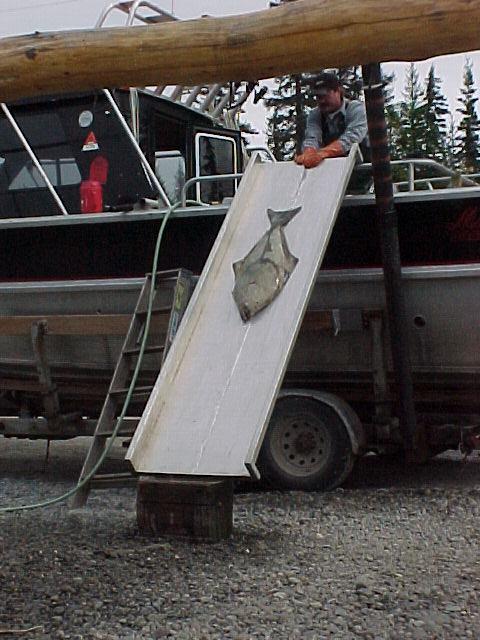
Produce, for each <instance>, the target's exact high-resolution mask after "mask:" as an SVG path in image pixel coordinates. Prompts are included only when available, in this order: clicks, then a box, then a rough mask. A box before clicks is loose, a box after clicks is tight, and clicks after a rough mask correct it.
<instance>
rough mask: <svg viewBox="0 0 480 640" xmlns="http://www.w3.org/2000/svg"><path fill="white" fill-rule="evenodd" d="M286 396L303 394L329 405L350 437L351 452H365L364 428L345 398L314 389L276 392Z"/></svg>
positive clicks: (359, 453)
mask: <svg viewBox="0 0 480 640" xmlns="http://www.w3.org/2000/svg"><path fill="white" fill-rule="evenodd" d="M286 396H297V397H298V396H303V397H305V398H309V399H311V400H316V401H317V402H323V403H324V404H326V405H327V406H329V407H330V408H331V409H333V410H334V411H335V412H336V413H337V415H338V417H339V418H340V420H341V421H342V423H343V424H344V426H345V429H346V431H347V433H348V436H349V438H350V442H351V445H352V451H353V453H354V454H355V455H356V456H358V455H362V454H363V453H364V452H365V450H366V442H367V438H366V435H365V429H364V428H363V425H362V423H361V422H360V418H359V417H358V416H357V414H356V412H355V411H354V410H353V409H352V407H351V406H350V405H349V404H348V403H347V402H345V400H342V398H340V397H339V396H336V395H334V394H333V393H327V392H326V391H317V390H315V389H282V390H281V391H280V393H279V394H278V397H279V398H283V397H286Z"/></svg>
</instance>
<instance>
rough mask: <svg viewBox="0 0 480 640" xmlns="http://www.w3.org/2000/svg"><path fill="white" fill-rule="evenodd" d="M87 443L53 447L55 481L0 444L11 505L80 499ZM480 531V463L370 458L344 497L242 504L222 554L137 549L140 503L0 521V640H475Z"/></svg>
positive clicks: (257, 495)
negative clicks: (418, 463) (73, 493)
mask: <svg viewBox="0 0 480 640" xmlns="http://www.w3.org/2000/svg"><path fill="white" fill-rule="evenodd" d="M85 444H86V443H85V442H83V441H82V440H78V441H75V442H71V443H53V444H52V447H51V456H50V461H49V464H48V466H46V467H45V463H44V452H45V445H44V444H43V443H32V442H21V441H20V442H17V441H6V440H3V439H2V440H1V446H0V468H1V469H2V474H1V476H2V477H1V480H0V496H1V497H0V501H1V503H2V504H9V505H10V504H12V503H22V502H24V501H25V502H31V501H33V500H36V499H38V498H40V497H44V496H54V495H57V494H58V493H60V492H61V491H63V490H64V489H66V488H67V487H69V486H71V484H72V482H73V481H74V479H75V478H76V476H77V475H78V472H79V469H80V466H81V462H82V456H83V454H84V451H85ZM120 455H121V450H120V449H118V450H117V451H116V454H115V456H116V457H117V458H118V457H119V456H120ZM118 464H119V463H118V460H113V461H112V462H111V463H110V465H109V466H110V470H113V469H114V468H115V467H116V466H117V465H118ZM479 517H480V459H479V458H478V457H476V458H471V459H470V460H469V461H468V462H467V463H466V464H463V463H462V462H461V461H460V460H459V458H458V457H457V456H449V457H443V458H440V459H437V460H435V461H432V462H431V463H430V464H428V465H427V466H424V467H421V468H419V469H415V470H409V471H407V470H405V469H404V468H403V467H401V466H398V467H392V466H387V465H386V464H385V462H382V461H381V460H380V459H378V458H375V457H373V456H371V457H368V458H366V459H364V460H362V461H361V463H360V464H359V466H358V468H357V469H356V471H355V473H354V476H353V478H352V479H351V480H350V481H349V484H348V486H347V487H346V488H345V489H343V490H337V491H334V492H332V493H328V494H303V493H286V494H280V493H277V492H261V491H258V490H257V491H251V492H249V493H248V492H243V493H237V494H236V496H235V506H234V519H235V523H234V526H235V530H234V535H233V537H232V539H231V540H229V541H226V542H222V543H218V544H214V545H202V544H189V543H187V542H184V541H178V540H172V539H170V540H161V539H159V540H154V539H148V538H142V537H140V536H139V534H138V531H137V529H136V521H135V491H134V489H117V490H112V491H110V492H108V493H107V492H95V494H94V495H93V496H92V498H91V499H90V501H89V506H88V507H87V508H86V509H84V510H82V511H75V512H69V511H68V510H67V508H66V507H65V506H64V505H61V506H55V507H53V508H50V509H47V510H41V511H34V512H25V513H21V514H9V515H4V516H0V549H1V554H2V555H1V559H2V562H1V565H0V590H1V593H0V636H1V637H6V638H10V637H11V638H16V637H25V638H27V639H28V640H31V639H32V640H36V639H39V640H40V639H45V638H48V639H50V638H52V639H54V638H72V639H77V640H80V639H98V640H113V639H116V638H119V639H123V638H124V639H127V638H128V639H131V640H134V639H135V640H154V639H156V638H177V639H178V640H191V639H202V638H203V639H205V640H207V639H209V640H210V639H223V638H225V639H226V638H232V639H235V640H248V639H250V638H263V639H268V638H271V639H272V640H283V639H301V640H309V639H321V638H341V639H345V640H348V639H353V638H369V639H372V640H379V639H383V638H392V639H394V638H395V639H402V640H403V639H407V638H425V639H429V640H432V639H441V638H444V639H451V638H480V610H479V607H478V602H479V600H480V561H479V538H480V536H479V527H478V524H479ZM8 630H10V631H11V633H7V631H8ZM21 630H23V631H25V633H24V634H23V635H22V636H20V634H19V633H13V632H14V631H17V632H19V631H21Z"/></svg>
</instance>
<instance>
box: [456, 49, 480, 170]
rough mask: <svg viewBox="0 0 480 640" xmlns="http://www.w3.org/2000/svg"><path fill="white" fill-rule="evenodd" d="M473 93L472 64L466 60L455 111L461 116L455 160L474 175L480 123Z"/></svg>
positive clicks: (478, 162) (479, 162)
mask: <svg viewBox="0 0 480 640" xmlns="http://www.w3.org/2000/svg"><path fill="white" fill-rule="evenodd" d="M475 93H476V90H475V83H474V79H473V71H472V63H471V61H470V60H469V59H468V58H467V60H466V62H465V67H464V73H463V87H462V89H461V97H460V98H459V102H460V105H461V106H460V108H458V109H457V111H458V112H459V113H460V114H461V115H462V119H461V120H460V123H459V125H458V152H457V159H458V161H459V164H460V167H461V168H462V169H463V170H464V171H466V172H467V173H476V172H478V171H479V170H480V136H479V131H480V123H479V120H478V115H477V110H476V103H477V101H478V98H476V97H475Z"/></svg>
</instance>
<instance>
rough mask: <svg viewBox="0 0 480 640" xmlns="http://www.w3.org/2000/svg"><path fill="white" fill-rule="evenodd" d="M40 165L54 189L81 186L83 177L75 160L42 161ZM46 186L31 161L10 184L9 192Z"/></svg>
mask: <svg viewBox="0 0 480 640" xmlns="http://www.w3.org/2000/svg"><path fill="white" fill-rule="evenodd" d="M40 164H41V166H42V168H43V170H44V171H45V173H46V175H47V177H48V179H49V180H50V182H51V183H52V185H53V186H54V187H59V186H67V185H73V184H80V182H81V181H82V176H81V175H80V170H79V168H78V166H77V163H76V162H75V158H57V159H48V160H47V159H45V160H41V161H40ZM44 186H45V181H44V179H43V177H42V176H41V175H40V172H39V170H38V169H37V167H36V166H35V165H34V164H33V162H32V161H31V160H29V161H28V162H27V163H26V164H25V165H24V166H23V167H22V168H21V169H20V171H19V172H18V173H17V175H16V176H14V178H13V180H12V181H11V182H10V185H9V191H15V190H17V189H38V188H42V187H44Z"/></svg>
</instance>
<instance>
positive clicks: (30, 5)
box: [0, 0, 480, 130]
mask: <svg viewBox="0 0 480 640" xmlns="http://www.w3.org/2000/svg"><path fill="white" fill-rule="evenodd" d="M153 2H156V4H157V5H158V6H159V7H161V8H162V9H166V10H167V11H170V12H172V11H173V13H174V14H175V15H176V16H178V17H179V18H181V19H188V18H197V17H199V16H201V15H205V14H209V15H232V14H238V13H246V12H248V11H256V10H261V9H266V8H267V6H268V0H153ZM108 4H110V2H107V0H0V37H3V36H9V35H17V34H24V33H31V32H33V31H54V30H59V29H75V28H78V29H83V28H89V27H93V26H94V25H95V23H96V21H97V19H98V17H99V15H100V13H101V11H102V9H103V8H104V7H105V6H106V5H108ZM118 16H119V17H118V18H117V21H116V22H117V24H118V23H119V20H120V23H121V18H120V16H121V14H118ZM110 24H111V23H110ZM468 56H469V58H470V59H471V60H472V61H473V72H474V78H475V81H476V86H477V87H480V52H474V53H470V54H468ZM465 57H466V56H465V55H464V54H459V55H455V56H442V57H439V58H436V59H434V61H433V62H434V64H435V69H436V73H437V75H438V76H439V77H440V78H441V79H442V81H443V84H442V90H443V92H444V94H445V95H446V96H447V98H448V100H449V104H450V108H451V109H452V110H454V109H456V108H457V106H458V103H457V98H458V95H459V88H460V86H461V84H462V74H463V66H464V63H465ZM430 64H431V61H427V62H422V63H420V64H419V65H418V69H419V72H420V78H421V79H423V78H424V77H425V76H426V75H427V73H428V69H429V66H430ZM383 68H384V70H385V72H390V71H394V72H395V76H396V90H397V97H398V98H399V97H400V92H401V89H402V87H403V84H404V78H405V65H404V64H401V63H389V64H385V65H383ZM479 95H480V93H479ZM248 117H249V119H250V121H251V122H252V123H253V124H254V125H255V126H256V127H257V128H258V129H260V130H262V129H264V112H263V109H262V108H261V107H260V106H257V108H255V109H253V108H250V109H249V112H248Z"/></svg>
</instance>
